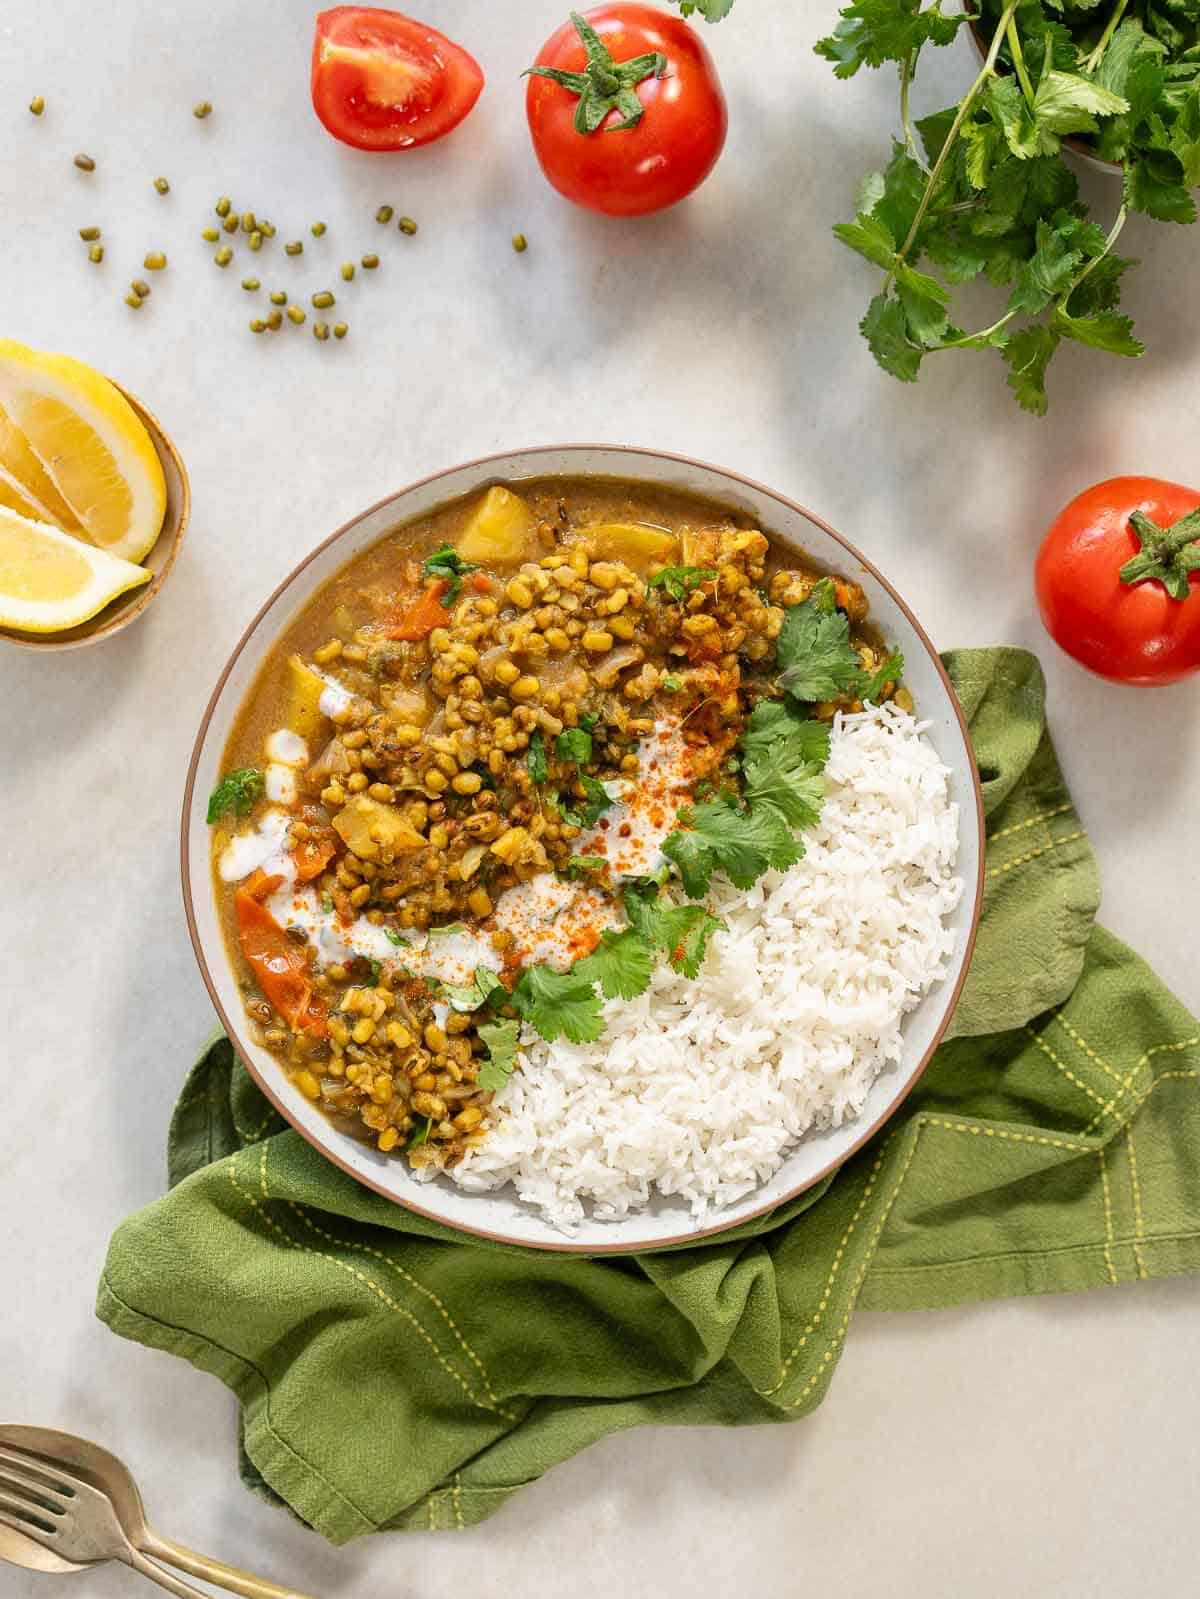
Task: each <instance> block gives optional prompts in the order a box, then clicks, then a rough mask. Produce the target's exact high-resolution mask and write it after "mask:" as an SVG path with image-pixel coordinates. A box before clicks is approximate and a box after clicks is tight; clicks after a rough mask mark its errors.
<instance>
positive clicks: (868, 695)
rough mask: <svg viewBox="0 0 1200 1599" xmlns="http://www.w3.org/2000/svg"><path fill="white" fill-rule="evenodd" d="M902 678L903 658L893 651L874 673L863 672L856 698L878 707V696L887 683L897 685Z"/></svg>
mask: <svg viewBox="0 0 1200 1599" xmlns="http://www.w3.org/2000/svg"><path fill="white" fill-rule="evenodd" d="M903 676H904V656H903V654H902V652H901V651H900V650H893V651H892V653H891V654H890V655H889V656H888V658H887V660H886V661H884V662H883V664H882V665H881V666H880V667H879V669H878V671H875V672H863V673H862V675H861V677H860V679H859V684H858V697H859V699H860V700H863V701H864V702H865V703H868V704H871V705H878V703H879V696H880V695H881V694H882V693H883V691H884V689H885V687H886V686H887V685H888V684H889V683H898V682H899V681H900V679H901V678H902V677H903Z"/></svg>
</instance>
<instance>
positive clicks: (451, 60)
mask: <svg viewBox="0 0 1200 1599" xmlns="http://www.w3.org/2000/svg"><path fill="white" fill-rule="evenodd" d="M482 89H483V72H482V70H481V69H480V66H479V63H478V62H477V61H476V60H475V58H474V56H472V55H469V54H468V53H467V51H465V50H464V49H463V48H462V46H461V45H457V44H455V43H454V41H453V40H452V39H447V38H446V36H445V34H443V33H439V32H438V31H437V29H436V28H430V27H427V26H426V25H425V23H423V22H416V21H414V20H413V18H412V17H405V16H402V15H401V14H400V12H399V11H383V10H379V9H377V8H376V7H373V6H334V7H333V9H332V10H330V11H322V12H321V13H320V15H319V16H318V17H317V32H316V38H315V39H314V40H313V57H312V102H313V110H314V111H315V112H316V113H317V116H318V117H319V118H320V119H321V121H322V122H323V123H324V125H325V127H326V128H327V129H328V130H329V132H330V133H332V134H333V136H334V138H335V139H340V140H341V141H342V143H343V144H352V145H353V146H354V147H355V149H356V150H409V149H412V148H413V147H414V146H416V145H419V144H431V143H432V142H433V140H434V139H440V138H441V137H442V136H443V134H446V133H449V132H450V130H451V128H456V127H457V126H458V124H459V123H460V122H461V121H462V119H463V118H464V117H465V116H466V114H467V112H468V111H470V109H471V107H472V106H473V105H474V104H475V102H476V100H478V98H479V95H480V92H481V91H482Z"/></svg>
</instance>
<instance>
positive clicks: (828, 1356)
mask: <svg viewBox="0 0 1200 1599" xmlns="http://www.w3.org/2000/svg"><path fill="white" fill-rule="evenodd" d="M916 1121H917V1136H916V1137H915V1138H914V1139H913V1141H912V1143H911V1144H910V1146H909V1150H908V1154H907V1155H906V1156H905V1159H904V1164H903V1165H902V1166H901V1168H900V1174H899V1176H898V1177H897V1178H896V1184H895V1187H894V1188H893V1189H892V1191H891V1194H890V1195H889V1196H888V1199H887V1203H886V1204H885V1205H884V1207H883V1215H882V1216H880V1218H879V1223H878V1225H877V1226H876V1228H875V1231H874V1232H873V1233H872V1234H871V1241H870V1243H869V1244H868V1245H867V1251H866V1254H865V1256H864V1257H863V1263H862V1265H861V1266H860V1267H859V1272H858V1276H857V1277H856V1278H855V1281H854V1287H853V1288H852V1289H851V1290H850V1299H849V1303H848V1305H847V1307H846V1315H845V1317H844V1319H843V1321H842V1324H841V1326H840V1327H839V1328H838V1330H837V1332H835V1333H834V1335H833V1337H832V1338H831V1339H830V1340H829V1343H828V1345H827V1347H826V1349H825V1353H824V1354H823V1355H822V1356H821V1359H820V1360H819V1362H818V1363H817V1369H816V1371H814V1372H813V1374H812V1376H811V1377H810V1378H809V1379H808V1381H807V1382H806V1383H805V1385H804V1387H803V1388H802V1389H801V1391H800V1393H798V1394H797V1395H796V1397H795V1399H789V1400H788V1402H787V1404H786V1405H785V1406H784V1409H785V1410H795V1409H796V1408H797V1406H799V1405H802V1404H803V1403H804V1401H805V1400H806V1399H807V1398H808V1396H809V1394H810V1393H811V1392H812V1390H813V1389H814V1388H815V1387H816V1385H817V1383H818V1382H819V1381H820V1378H821V1373H822V1372H823V1371H824V1370H825V1368H826V1366H828V1364H829V1362H830V1361H831V1360H832V1359H833V1356H834V1352H835V1351H836V1349H837V1347H838V1345H839V1344H841V1343H842V1342H843V1341H844V1339H845V1337H846V1329H847V1328H848V1327H849V1325H850V1318H851V1316H852V1315H853V1314H854V1306H855V1304H856V1302H857V1300H858V1291H859V1289H860V1288H861V1287H862V1285H863V1280H864V1278H865V1277H866V1275H867V1272H868V1271H869V1270H870V1267H871V1261H872V1260H873V1259H874V1256H875V1246H876V1245H877V1244H878V1242H879V1240H880V1238H881V1236H882V1234H883V1229H884V1228H885V1227H886V1226H887V1222H888V1217H889V1216H890V1215H891V1214H892V1207H893V1205H895V1203H896V1201H897V1199H899V1197H900V1190H901V1189H902V1188H903V1187H904V1179H905V1178H906V1177H907V1176H908V1170H909V1167H910V1166H911V1165H912V1163H913V1156H914V1155H915V1154H916V1152H917V1145H918V1144H919V1143H920V1142H921V1132H922V1130H923V1128H924V1125H925V1121H924V1118H923V1117H921V1116H918V1117H917V1118H916Z"/></svg>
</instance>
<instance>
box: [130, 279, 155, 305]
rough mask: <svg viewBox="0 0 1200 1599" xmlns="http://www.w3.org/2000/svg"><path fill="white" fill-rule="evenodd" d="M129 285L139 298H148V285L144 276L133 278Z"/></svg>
mask: <svg viewBox="0 0 1200 1599" xmlns="http://www.w3.org/2000/svg"><path fill="white" fill-rule="evenodd" d="M129 287H130V288H131V289H132V290H133V292H134V293H135V294H136V295H137V297H138V299H139V300H146V299H149V297H150V285H149V284H148V283H147V282H146V280H145V278H134V280H133V282H132V283H131V284H130V285H129Z"/></svg>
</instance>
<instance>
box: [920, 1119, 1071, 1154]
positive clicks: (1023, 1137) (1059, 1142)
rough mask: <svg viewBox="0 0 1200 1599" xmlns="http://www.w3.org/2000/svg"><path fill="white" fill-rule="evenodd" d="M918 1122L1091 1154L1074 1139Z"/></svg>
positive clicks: (961, 1124)
mask: <svg viewBox="0 0 1200 1599" xmlns="http://www.w3.org/2000/svg"><path fill="white" fill-rule="evenodd" d="M918 1120H919V1121H920V1122H921V1124H922V1125H923V1126H925V1127H945V1128H947V1129H948V1130H949V1131H950V1132H952V1133H970V1134H971V1136H972V1137H974V1138H1003V1139H1004V1140H1005V1141H1006V1142H1007V1143H1010V1144H1046V1145H1048V1146H1049V1148H1051V1149H1073V1150H1075V1151H1076V1152H1077V1153H1078V1154H1081V1155H1086V1154H1089V1153H1090V1152H1091V1147H1092V1146H1091V1145H1090V1144H1081V1143H1077V1142H1076V1141H1075V1140H1074V1139H1072V1138H1045V1137H1043V1136H1042V1134H1041V1133H1013V1132H1009V1130H1008V1129H1007V1128H1006V1127H985V1126H983V1125H981V1124H976V1123H972V1122H950V1121H947V1120H946V1119H945V1117H943V1116H926V1115H924V1114H922V1115H921V1116H919V1117H918Z"/></svg>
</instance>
